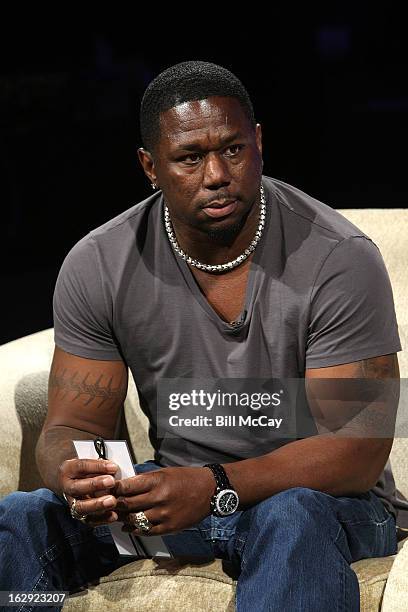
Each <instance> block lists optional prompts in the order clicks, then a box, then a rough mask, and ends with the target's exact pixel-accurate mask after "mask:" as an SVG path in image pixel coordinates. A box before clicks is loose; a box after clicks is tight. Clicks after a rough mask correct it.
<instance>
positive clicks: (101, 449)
mask: <svg viewBox="0 0 408 612" xmlns="http://www.w3.org/2000/svg"><path fill="white" fill-rule="evenodd" d="M94 447H95V450H96V452H97V453H98V459H107V456H106V446H105V441H104V439H103V438H102V437H101V436H97V437H96V438H95V440H94Z"/></svg>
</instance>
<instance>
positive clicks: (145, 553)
mask: <svg viewBox="0 0 408 612" xmlns="http://www.w3.org/2000/svg"><path fill="white" fill-rule="evenodd" d="M73 443H74V446H75V450H76V453H77V455H78V458H79V459H98V453H97V452H96V449H95V446H94V441H93V440H73ZM104 443H105V449H106V459H108V460H109V461H113V463H116V465H118V466H119V469H118V471H117V472H116V473H115V474H114V478H115V479H116V480H121V479H123V478H131V477H132V476H135V469H134V467H133V463H132V458H131V456H130V453H129V449H128V446H127V443H126V440H104ZM122 525H123V523H122V522H120V521H116V522H115V523H112V524H111V525H108V527H109V529H110V531H111V533H112V537H113V540H114V542H115V544H116V548H117V549H118V551H119V553H120V554H121V555H126V556H133V557H142V558H144V557H172V556H173V555H172V554H171V553H170V551H169V549H168V548H167V546H166V544H165V542H164V540H163V538H162V537H161V536H157V535H156V536H153V535H152V536H135V535H133V534H130V533H126V532H123V531H121V528H122Z"/></svg>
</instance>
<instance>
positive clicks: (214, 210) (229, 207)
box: [203, 200, 238, 218]
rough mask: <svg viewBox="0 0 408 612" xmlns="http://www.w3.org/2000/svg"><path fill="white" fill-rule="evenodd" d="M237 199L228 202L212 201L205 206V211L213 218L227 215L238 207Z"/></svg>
mask: <svg viewBox="0 0 408 612" xmlns="http://www.w3.org/2000/svg"><path fill="white" fill-rule="evenodd" d="M237 205H238V204H237V201H236V200H228V201H227V202H222V203H221V202H212V203H211V204H210V205H209V206H205V207H204V208H203V211H204V212H205V214H206V215H208V216H209V217H213V218H218V217H225V216H227V215H230V214H231V213H232V212H234V210H235V209H236V207H237Z"/></svg>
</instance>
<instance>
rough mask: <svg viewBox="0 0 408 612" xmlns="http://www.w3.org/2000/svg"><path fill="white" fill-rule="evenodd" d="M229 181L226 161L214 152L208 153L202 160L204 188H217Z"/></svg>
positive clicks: (227, 183)
mask: <svg viewBox="0 0 408 612" xmlns="http://www.w3.org/2000/svg"><path fill="white" fill-rule="evenodd" d="M230 181H231V178H230V175H229V172H228V168H227V165H226V161H225V160H223V159H222V158H221V156H220V155H218V154H217V153H215V152H211V153H208V154H207V155H206V157H205V160H204V176H203V186H204V187H205V188H206V189H219V188H220V187H225V186H226V185H229V183H230Z"/></svg>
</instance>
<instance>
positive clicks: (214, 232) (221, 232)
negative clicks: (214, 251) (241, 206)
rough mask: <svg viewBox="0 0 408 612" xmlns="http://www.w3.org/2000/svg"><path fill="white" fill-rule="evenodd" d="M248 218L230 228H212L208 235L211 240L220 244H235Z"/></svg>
mask: <svg viewBox="0 0 408 612" xmlns="http://www.w3.org/2000/svg"><path fill="white" fill-rule="evenodd" d="M245 220H246V217H243V218H242V219H241V220H240V221H238V222H237V223H234V224H233V225H229V226H228V227H219V228H218V227H217V226H215V227H212V228H211V229H209V230H208V232H207V235H208V237H209V239H210V240H212V241H213V242H217V243H218V244H228V243H229V242H233V241H234V240H235V238H236V237H237V235H238V234H239V232H240V231H241V230H242V228H243V226H244V224H245Z"/></svg>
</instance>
